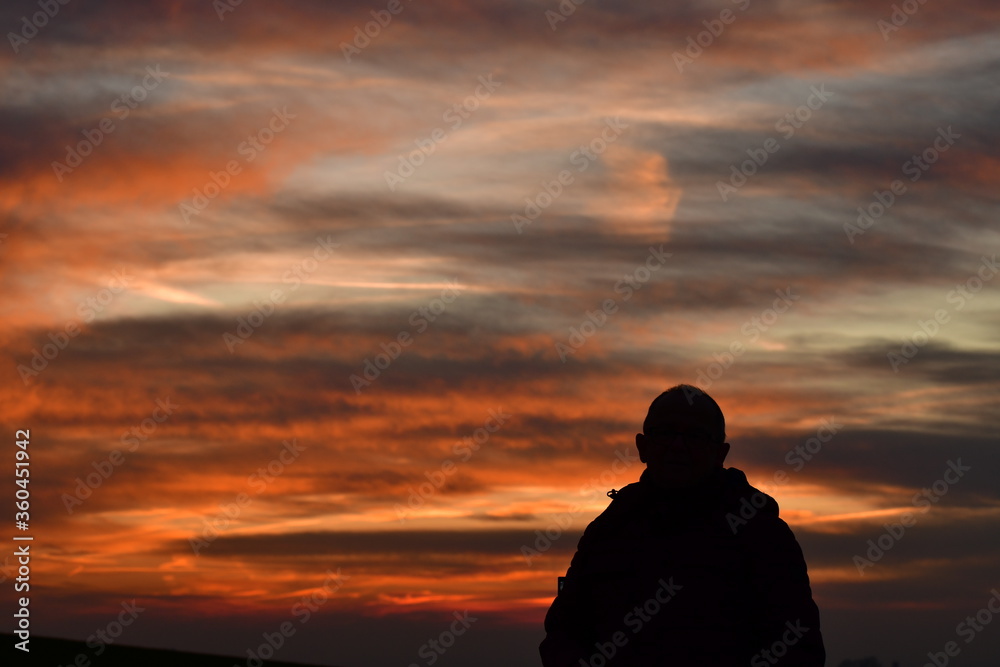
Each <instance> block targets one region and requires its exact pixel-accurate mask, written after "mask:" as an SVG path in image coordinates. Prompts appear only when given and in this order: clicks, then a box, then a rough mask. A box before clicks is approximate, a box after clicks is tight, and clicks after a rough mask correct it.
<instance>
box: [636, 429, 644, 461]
mask: <svg viewBox="0 0 1000 667" xmlns="http://www.w3.org/2000/svg"><path fill="white" fill-rule="evenodd" d="M635 448H636V449H638V450H639V461H641V462H642V463H646V455H645V454H644V453H643V452H644V450H645V449H646V436H644V435H643V434H642V433H636V434H635Z"/></svg>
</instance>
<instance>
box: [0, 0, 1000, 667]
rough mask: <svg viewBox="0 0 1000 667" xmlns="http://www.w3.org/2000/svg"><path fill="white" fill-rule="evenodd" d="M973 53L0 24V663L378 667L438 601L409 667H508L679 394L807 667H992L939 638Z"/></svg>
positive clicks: (983, 313)
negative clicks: (780, 582) (266, 654)
mask: <svg viewBox="0 0 1000 667" xmlns="http://www.w3.org/2000/svg"><path fill="white" fill-rule="evenodd" d="M49 5H51V7H49ZM904 6H905V9H904ZM40 7H42V9H40ZM45 7H49V9H48V11H49V13H50V14H53V13H54V15H51V16H50V15H46V14H45V12H44V8H45ZM571 10H572V11H571ZM998 25H1000V5H998V4H997V3H995V2H991V1H988V0H978V1H974V0H972V1H966V2H962V3H942V2H926V3H924V4H921V3H918V2H916V0H909V1H908V2H904V3H901V4H896V5H893V4H892V3H890V2H885V3H878V2H876V3H872V2H862V1H861V0H847V1H842V2H800V3H788V2H778V1H776V0H770V1H764V0H738V1H730V0H721V1H713V2H698V3H694V2H692V3H646V2H639V1H637V0H630V1H625V2H606V1H599V0H583V1H582V2H580V4H579V5H575V4H573V3H571V2H570V1H569V0H565V1H564V2H563V3H562V10H560V4H559V3H558V2H556V1H555V0H499V1H496V2H487V1H486V0H481V1H478V2H458V1H456V0H452V1H449V2H437V1H431V0H427V1H424V0H420V1H417V2H412V3H411V2H410V1H409V0H400V2H398V3H397V2H395V1H389V0H378V1H376V2H353V1H348V2H328V3H324V2H318V1H315V2H286V3H264V2H259V1H257V0H245V1H243V2H241V3H239V4H236V2H235V0H232V1H231V2H227V1H226V0H218V1H217V2H215V3H213V2H209V1H208V0H205V1H202V2H191V1H182V0H176V1H172V2H168V1H153V2H141V3H137V2H124V1H123V0H116V1H109V2H76V1H72V2H68V3H67V4H65V5H62V4H59V2H58V0H49V2H48V3H46V1H45V0H42V2H41V3H39V2H38V1H37V0H35V1H31V2H25V1H21V0H17V1H15V2H7V3H4V5H3V7H2V9H0V28H2V29H3V33H4V35H6V37H5V42H6V43H5V44H4V46H3V47H0V68H2V69H0V72H2V78H0V90H2V94H0V122H2V125H3V132H2V134H0V214H2V215H0V267H2V270H0V290H2V291H0V293H2V295H3V298H4V303H5V307H4V308H3V310H2V315H0V317H2V318H3V321H2V326H0V340H2V355H3V363H0V373H2V375H0V377H2V383H0V391H2V405H3V406H4V409H3V411H2V414H0V422H2V424H3V432H4V433H5V436H4V437H5V444H4V446H3V448H2V452H3V454H2V456H3V457H4V460H5V463H4V465H3V468H4V470H6V471H7V472H5V473H4V474H5V475H9V476H10V478H11V481H7V482H4V484H3V488H4V489H6V491H4V493H5V494H9V496H10V497H11V498H12V496H13V493H14V489H15V488H16V487H15V486H14V485H13V481H12V479H13V472H12V470H13V468H14V466H13V460H14V456H15V445H14V433H15V431H16V430H17V429H30V431H31V438H30V440H31V444H30V452H31V468H30V470H31V478H30V479H31V486H30V489H31V493H32V496H31V503H32V504H31V511H30V513H31V528H30V531H28V533H27V534H30V535H32V536H33V537H34V542H33V543H32V550H33V556H34V558H33V561H32V575H31V576H32V579H31V595H32V598H31V600H32V606H31V610H32V619H33V621H32V629H33V632H35V633H37V634H38V635H39V636H56V637H65V638H71V639H78V640H85V639H87V638H88V636H91V635H93V634H94V633H95V632H96V631H97V630H98V629H104V628H106V627H107V626H108V624H109V623H110V622H112V621H114V620H115V619H116V618H118V614H119V613H120V612H121V611H122V605H123V603H129V602H131V601H132V600H133V599H134V600H135V601H136V604H138V605H140V606H141V607H143V608H144V609H145V611H143V612H142V613H141V614H140V615H138V617H137V618H136V619H135V621H134V623H133V624H132V625H130V626H129V627H127V628H125V630H124V632H123V633H122V634H121V636H120V637H119V638H118V639H117V640H116V642H117V643H120V644H131V645H139V646H149V647H160V648H171V649H179V650H191V651H205V652H212V653H221V654H226V655H233V656H242V657H243V659H244V660H246V658H247V650H248V649H251V650H255V649H256V648H257V647H258V646H259V645H260V644H261V643H262V642H263V641H264V640H263V639H262V635H264V634H266V633H274V632H275V631H276V630H278V628H279V627H280V626H281V624H282V623H286V622H290V623H291V624H292V626H291V627H294V629H295V633H294V635H292V636H289V637H287V638H286V641H285V643H284V644H283V646H282V647H281V648H280V649H279V650H278V651H276V653H275V659H281V660H298V661H302V662H310V663H314V664H317V665H340V666H343V667H355V666H356V667H363V666H370V667H390V666H398V665H402V666H406V665H411V664H416V665H427V664H430V658H429V657H428V656H431V655H432V653H433V652H430V653H429V652H428V651H429V649H428V647H427V642H428V640H430V639H435V640H437V639H438V638H439V637H440V636H441V635H442V633H446V632H448V631H449V628H450V627H455V626H454V622H455V621H456V618H457V617H461V616H462V615H463V614H465V613H466V612H467V613H468V616H467V618H468V617H472V618H475V619H476V620H475V621H474V622H469V623H470V624H469V627H468V629H467V631H466V632H465V633H463V634H462V635H461V636H458V637H455V638H454V646H452V647H450V648H448V649H447V651H445V652H444V654H443V655H440V656H439V655H438V654H436V653H434V654H433V657H435V658H436V660H435V661H434V664H436V665H444V666H445V667H448V666H451V665H473V664H474V665H481V666H486V667H491V666H494V665H495V666H501V665H502V666H505V667H506V666H510V665H535V664H540V662H539V661H538V657H537V656H538V653H537V645H538V643H539V641H541V639H542V637H543V630H542V627H541V621H542V618H543V616H544V613H545V611H546V609H547V607H548V605H549V604H550V602H551V600H552V597H553V595H554V593H555V585H556V577H557V576H559V575H561V574H563V573H564V572H565V570H566V567H567V566H568V564H569V560H570V558H571V557H572V554H573V552H574V549H575V547H576V543H577V540H578V539H579V536H580V534H581V532H582V530H583V529H584V528H585V527H586V525H587V524H588V523H589V522H590V521H591V520H592V519H593V518H594V517H595V516H596V515H597V514H599V513H600V512H601V511H602V510H603V509H604V508H605V507H606V506H607V504H608V502H609V501H608V498H607V497H606V496H605V492H606V491H607V490H609V489H611V488H621V487H622V486H624V485H625V484H628V483H631V482H634V481H636V480H637V479H638V477H639V474H640V473H641V471H642V467H643V466H642V464H641V463H639V462H638V461H637V460H635V448H634V435H635V433H636V432H637V431H639V430H640V429H641V423H642V419H643V417H644V416H645V412H646V409H647V407H648V405H649V403H650V401H651V400H652V399H653V398H654V397H655V396H656V395H657V394H658V393H660V392H661V391H663V390H664V389H666V388H667V387H669V386H672V385H675V384H678V383H681V382H688V383H693V384H697V385H699V386H701V387H702V388H703V389H705V390H706V391H708V392H709V393H710V394H711V395H712V396H713V397H714V398H715V399H716V400H717V401H718V402H719V404H720V405H721V407H722V409H723V410H724V412H725V414H726V418H727V426H728V429H727V430H728V439H729V442H730V443H731V445H732V452H731V454H730V458H729V459H728V461H727V464H728V465H731V466H735V467H738V468H740V469H742V470H744V471H745V472H746V473H747V476H748V478H749V480H750V482H751V484H753V485H755V486H757V487H758V488H761V489H762V490H764V491H767V492H768V493H770V494H771V495H773V496H774V497H775V499H776V500H777V501H778V503H779V504H780V506H781V516H782V517H783V518H784V519H785V520H786V521H787V522H788V523H789V525H790V526H791V527H792V529H793V530H794V532H795V534H796V536H797V538H798V540H799V542H800V544H801V546H802V548H803V551H804V553H805V556H806V560H807V563H808V565H809V574H810V578H811V582H812V586H813V592H814V596H815V599H816V602H817V604H818V605H819V608H820V612H821V618H822V623H823V628H822V629H823V633H824V637H825V639H826V644H827V652H828V663H827V664H828V665H831V666H835V665H837V664H838V663H839V662H840V661H841V660H843V659H845V658H860V657H864V656H870V655H874V656H877V657H879V658H880V659H881V660H882V662H883V663H884V664H885V667H889V665H890V664H891V661H892V660H899V661H900V663H901V665H902V667H910V666H913V665H920V664H923V662H924V661H926V660H927V653H928V652H940V651H942V650H943V647H944V646H945V644H946V643H947V642H949V641H955V642H957V645H958V646H959V647H960V650H961V652H960V654H959V655H958V656H956V657H954V658H953V662H952V663H951V664H953V665H956V666H958V667H995V664H996V663H995V656H996V655H998V654H1000V622H997V623H993V624H992V625H988V626H984V627H982V630H981V631H976V632H970V631H969V630H968V627H967V626H963V627H965V631H964V633H963V632H962V629H961V627H959V624H960V623H963V622H964V619H966V617H968V616H973V617H975V616H976V614H977V613H979V612H980V610H982V609H986V608H987V603H988V602H989V601H990V599H991V597H992V596H993V595H994V593H995V592H996V591H1000V568H998V563H1000V483H998V481H997V480H998V479H1000V453H998V450H997V445H998V442H997V435H996V434H997V432H998V429H1000V409H998V408H1000V401H998V399H997V396H998V390H1000V343H998V338H997V335H996V332H997V331H998V330H1000V296H998V289H997V288H998V283H1000V278H998V277H997V273H998V272H1000V265H997V263H996V262H997V251H998V249H1000V226H998V212H1000V206H998V204H1000V196H998V192H1000V191H998V189H997V185H996V184H997V181H998V179H1000V157H998V154H997V150H996V149H997V146H998V145H1000V144H998V142H1000V130H998V125H997V119H998V116H1000V88H998V85H997V71H998V68H1000V29H998V28H997V26H998ZM366 30H367V31H368V33H367V34H366V32H365V31H366ZM859 209H860V210H859ZM991 332H992V333H991ZM796 448H798V449H796ZM102 470H103V471H104V475H103V476H102V474H101V472H100V471H102ZM956 471H961V472H960V474H959V472H956ZM88 479H89V480H90V482H92V483H90V484H88ZM935 484H936V485H935ZM91 487H94V488H91ZM923 489H926V490H927V491H926V492H924V491H922V490H923ZM7 502H8V500H7V499H6V498H5V499H4V500H3V503H4V504H5V505H4V506H6V507H8V510H9V511H10V513H11V514H13V511H12V510H10V505H7V504H6V503H7ZM908 511H909V512H912V513H913V517H915V523H913V522H911V524H912V525H910V526H909V527H906V528H905V533H904V534H903V535H902V536H901V537H899V538H898V539H897V538H891V539H890V537H886V536H885V535H886V532H887V529H886V528H885V525H886V524H893V523H897V522H900V521H901V518H902V517H903V516H904V514H905V513H907V512H908ZM4 521H6V523H4V524H3V525H5V526H7V528H5V530H4V531H3V532H0V536H6V537H7V538H9V537H10V536H12V535H13V534H19V533H20V531H17V530H16V529H15V528H14V527H13V516H9V517H7V518H5V519H4ZM546 531H548V532H549V534H550V536H551V535H554V536H555V538H554V539H552V540H549V541H547V540H548V538H544V539H543V538H540V537H539V535H540V534H541V535H544V534H545V533H546ZM8 533H9V534H8ZM880 536H881V537H882V543H883V545H885V544H886V543H888V544H889V545H890V548H889V549H888V550H886V551H885V553H884V554H882V555H881V557H880V558H878V559H877V560H873V561H871V562H870V563H869V564H868V565H859V558H871V557H870V556H866V553H868V552H869V550H870V548H871V547H870V544H869V540H872V541H874V542H876V543H877V541H878V540H879V538H880ZM549 542H551V543H549ZM10 544H14V543H13V542H11V543H10ZM12 551H13V548H10V549H7V548H6V547H5V551H4V552H3V553H0V559H3V558H4V557H7V558H8V560H6V561H3V562H2V563H0V566H2V574H0V578H3V579H5V582H4V583H3V588H4V590H5V593H4V595H3V596H2V600H3V605H5V606H4V609H5V610H7V609H13V605H14V599H15V594H14V593H13V591H12V589H11V588H10V586H11V578H12V577H13V576H15V570H16V567H14V565H13V564H14V559H13V557H12V556H11V552H12ZM536 552H537V553H536ZM876 555H878V554H876ZM338 572H339V578H334V579H332V578H331V575H330V574H328V573H334V574H336V573H338ZM991 591H992V592H991ZM997 596H998V597H1000V593H997ZM303 599H305V600H306V602H307V604H308V605H311V606H312V610H311V611H310V612H309V613H308V615H307V614H306V613H304V611H303V610H304V609H309V606H303ZM318 599H323V601H322V602H319V603H317V602H316V600H318ZM995 604H996V603H994V605H995ZM296 605H298V606H296ZM4 613H5V614H7V613H8V612H7V611H5V612H4ZM456 615H457V616H456ZM987 615H990V617H991V616H992V612H984V613H981V614H980V619H983V618H985V617H986V616H987ZM5 617H6V618H8V619H10V616H5ZM980 622H982V621H980ZM11 630H12V628H8V627H7V626H5V627H4V629H3V631H4V632H10V631H11ZM970 635H971V637H970ZM967 640H968V641H967ZM240 664H245V662H243V663H240Z"/></svg>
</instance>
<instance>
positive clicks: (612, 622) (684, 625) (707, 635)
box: [539, 468, 825, 667]
mask: <svg viewBox="0 0 1000 667" xmlns="http://www.w3.org/2000/svg"><path fill="white" fill-rule="evenodd" d="M647 477H648V476H647V475H646V474H645V473H644V474H643V476H642V477H641V478H640V480H639V482H637V483H635V484H629V485H628V486H626V487H625V488H623V489H621V490H620V491H618V492H617V494H616V495H615V496H614V499H613V500H612V502H611V505H609V506H608V508H607V509H606V510H605V511H604V512H603V513H602V514H601V515H600V516H598V517H597V518H596V519H594V521H593V522H591V524H590V525H589V526H588V527H587V530H586V531H585V532H584V534H583V537H582V538H581V539H580V542H579V545H578V547H577V552H576V555H575V556H574V557H573V561H572V563H571V564H570V568H569V571H567V573H566V579H565V583H564V587H563V589H562V591H560V592H559V594H558V595H557V597H556V599H555V600H554V601H553V603H552V606H551V607H550V608H549V612H548V614H547V615H546V617H545V630H546V637H545V640H544V641H543V642H542V644H541V646H540V647H539V648H540V651H541V655H542V664H543V665H544V666H545V667H570V666H572V667H583V666H585V665H594V666H595V667H599V666H600V665H603V664H606V665H607V666H608V667H612V666H614V667H625V666H633V665H635V666H640V665H641V666H643V667H647V666H652V665H657V666H659V665H678V666H682V667H686V666H688V665H691V666H694V665H699V666H701V665H704V666H707V667H730V666H732V667H737V666H738V667H748V666H749V667H770V666H771V665H775V664H776V665H778V667H822V665H823V664H824V662H825V651H824V648H823V638H822V635H821V634H820V628H819V610H818V609H817V607H816V605H815V603H814V602H813V600H812V591H811V590H810V588H809V577H808V575H807V573H806V564H805V560H804V559H803V557H802V550H801V549H800V548H799V545H798V543H797V542H796V541H795V536H794V535H792V531H791V530H790V529H789V528H788V525H787V524H786V523H785V522H784V521H782V520H781V519H779V518H778V504H777V503H776V502H775V501H774V499H773V498H771V497H770V496H768V495H767V494H764V493H763V492H761V491H759V490H757V489H755V488H754V487H752V486H750V484H749V483H748V482H747V478H746V475H744V474H743V472H742V471H740V470H737V469H736V468H727V469H725V470H723V469H719V471H718V472H717V473H716V474H715V475H713V476H712V477H711V478H710V479H709V480H708V481H707V482H706V483H704V484H702V485H700V486H699V487H697V488H694V489H685V490H669V491H668V490H664V489H662V488H659V487H657V486H655V485H654V484H653V483H652V482H651V481H650V480H649V479H648V478H647ZM581 660H582V663H581V662H580V661H581Z"/></svg>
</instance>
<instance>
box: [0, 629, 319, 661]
mask: <svg viewBox="0 0 1000 667" xmlns="http://www.w3.org/2000/svg"><path fill="white" fill-rule="evenodd" d="M0 637H3V642H4V644H6V645H7V646H9V647H13V645H14V644H15V643H16V642H17V641H18V640H17V639H16V638H15V637H14V635H12V634H9V633H2V634H0ZM29 646H30V647H31V652H30V653H23V652H22V651H18V650H16V649H13V648H10V649H9V653H13V654H14V655H15V659H14V662H13V664H15V665H47V666H48V667H59V666H64V667H71V666H74V667H76V665H77V663H76V662H75V660H76V659H77V656H78V655H80V654H83V655H85V656H86V658H87V660H88V661H89V663H88V662H81V663H79V664H80V665H87V664H90V665H93V666H95V667H96V666H98V665H99V666H100V667H138V666H140V665H141V666H142V667H177V665H184V667H233V665H245V664H246V660H247V656H246V655H245V654H244V655H243V656H223V655H209V654H206V653H187V652H184V651H171V650H167V649H150V648H136V647H133V646H118V645H117V644H112V645H110V646H108V647H107V648H106V649H105V651H104V653H102V654H101V655H100V656H99V657H95V656H94V650H93V649H90V648H87V645H86V643H84V642H80V641H73V640H70V639H55V638H52V637H34V636H33V637H32V638H31V642H30V643H29ZM9 653H8V654H9ZM4 664H9V663H4ZM254 665H255V666H256V665H257V662H256V661H254ZM260 665H261V667H318V666H317V665H308V664H305V663H301V662H281V661H275V660H264V661H262V662H261V663H260Z"/></svg>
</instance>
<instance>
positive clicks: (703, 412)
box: [635, 384, 729, 488]
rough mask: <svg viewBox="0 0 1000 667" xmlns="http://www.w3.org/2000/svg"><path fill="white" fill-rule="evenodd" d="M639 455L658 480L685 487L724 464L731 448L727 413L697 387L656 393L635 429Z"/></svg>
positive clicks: (664, 483)
mask: <svg viewBox="0 0 1000 667" xmlns="http://www.w3.org/2000/svg"><path fill="white" fill-rule="evenodd" d="M635 446H636V447H637V448H638V450H639V459H640V460H641V461H642V462H643V463H645V464H646V469H647V470H648V471H649V475H650V476H651V477H652V478H653V479H654V480H655V481H657V482H658V483H659V484H661V485H663V486H666V487H671V488H687V487H690V486H694V485H696V484H698V483H699V482H702V481H704V480H705V479H706V478H707V477H708V476H709V475H710V474H711V473H712V472H713V471H715V470H717V469H719V468H721V467H722V464H723V462H724V461H725V460H726V455H727V454H728V453H729V443H727V442H726V418H725V417H724V416H723V414H722V410H721V408H719V405H718V403H716V402H715V401H714V400H712V397H711V396H709V395H708V394H706V393H705V392H703V391H702V390H701V389H698V388H697V387H693V386H691V385H688V384H679V385H677V386H676V387H671V388H670V389H668V390H666V391H665V392H663V393H662V394H660V395H659V396H657V397H656V398H655V399H654V400H653V402H652V404H650V406H649V412H648V413H647V414H646V419H645V420H644V421H643V422H642V433H636V435H635Z"/></svg>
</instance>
